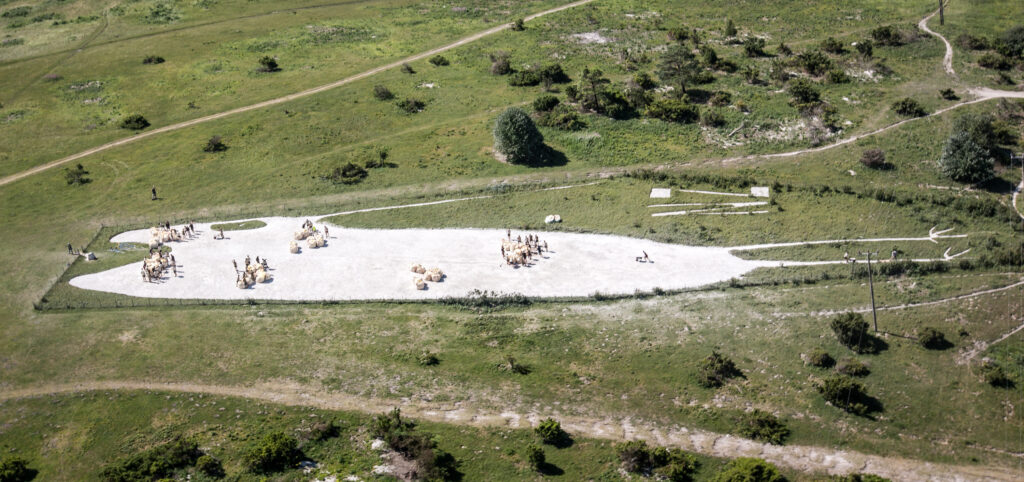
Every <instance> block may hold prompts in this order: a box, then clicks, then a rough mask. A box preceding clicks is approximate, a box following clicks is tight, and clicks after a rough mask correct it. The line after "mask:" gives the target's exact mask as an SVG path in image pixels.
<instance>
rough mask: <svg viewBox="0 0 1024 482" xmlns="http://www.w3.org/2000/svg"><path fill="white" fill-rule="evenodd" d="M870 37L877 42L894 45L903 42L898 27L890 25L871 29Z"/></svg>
mask: <svg viewBox="0 0 1024 482" xmlns="http://www.w3.org/2000/svg"><path fill="white" fill-rule="evenodd" d="M871 38H872V39H873V40H874V41H875V42H876V43H878V44H881V45H889V46H896V45H900V44H902V43H903V36H902V35H900V31H899V29H897V28H896V27H894V26H892V25H884V26H881V27H878V28H875V29H874V30H872V31H871Z"/></svg>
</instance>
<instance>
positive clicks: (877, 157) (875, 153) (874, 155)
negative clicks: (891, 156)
mask: <svg viewBox="0 0 1024 482" xmlns="http://www.w3.org/2000/svg"><path fill="white" fill-rule="evenodd" d="M860 163H861V164H864V165H865V166H866V167H870V168H871V169H881V168H883V167H885V166H886V163H885V151H883V150H881V149H867V150H865V151H864V153H863V154H861V156H860Z"/></svg>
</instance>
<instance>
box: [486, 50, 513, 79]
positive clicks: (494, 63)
mask: <svg viewBox="0 0 1024 482" xmlns="http://www.w3.org/2000/svg"><path fill="white" fill-rule="evenodd" d="M490 57H491V74H492V75H508V74H511V73H512V65H511V64H509V62H508V53H506V52H497V53H493V54H490Z"/></svg>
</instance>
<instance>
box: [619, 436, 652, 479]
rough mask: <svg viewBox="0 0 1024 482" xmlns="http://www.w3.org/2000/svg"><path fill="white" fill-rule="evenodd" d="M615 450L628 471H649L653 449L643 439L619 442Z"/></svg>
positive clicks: (623, 466)
mask: <svg viewBox="0 0 1024 482" xmlns="http://www.w3.org/2000/svg"><path fill="white" fill-rule="evenodd" d="M615 451H616V452H618V454H619V461H620V462H622V468H623V469H624V470H625V471H626V472H630V473H634V474H635V473H639V472H644V471H647V470H648V469H649V468H650V466H651V450H650V448H648V447H647V442H644V441H643V440H630V441H628V442H625V443H622V444H619V445H618V446H617V447H616V448H615Z"/></svg>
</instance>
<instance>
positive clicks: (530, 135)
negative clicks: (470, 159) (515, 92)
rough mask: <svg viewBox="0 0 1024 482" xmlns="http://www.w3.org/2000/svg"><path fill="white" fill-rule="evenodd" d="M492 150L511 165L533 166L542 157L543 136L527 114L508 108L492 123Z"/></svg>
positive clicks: (516, 108)
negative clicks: (502, 156)
mask: <svg viewBox="0 0 1024 482" xmlns="http://www.w3.org/2000/svg"><path fill="white" fill-rule="evenodd" d="M494 149H495V150H497V151H498V152H500V153H502V154H503V155H505V158H506V159H507V160H508V162H510V163H512V164H534V163H537V162H538V161H539V160H540V159H541V157H542V155H543V152H544V136H543V135H542V134H541V133H540V131H539V130H537V126H536V125H534V123H533V119H531V118H530V116H529V114H527V113H526V112H524V111H523V110H522V109H520V108H518V107H509V108H508V109H505V111H504V112H502V113H501V114H498V119H497V120H496V121H495V122H494Z"/></svg>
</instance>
